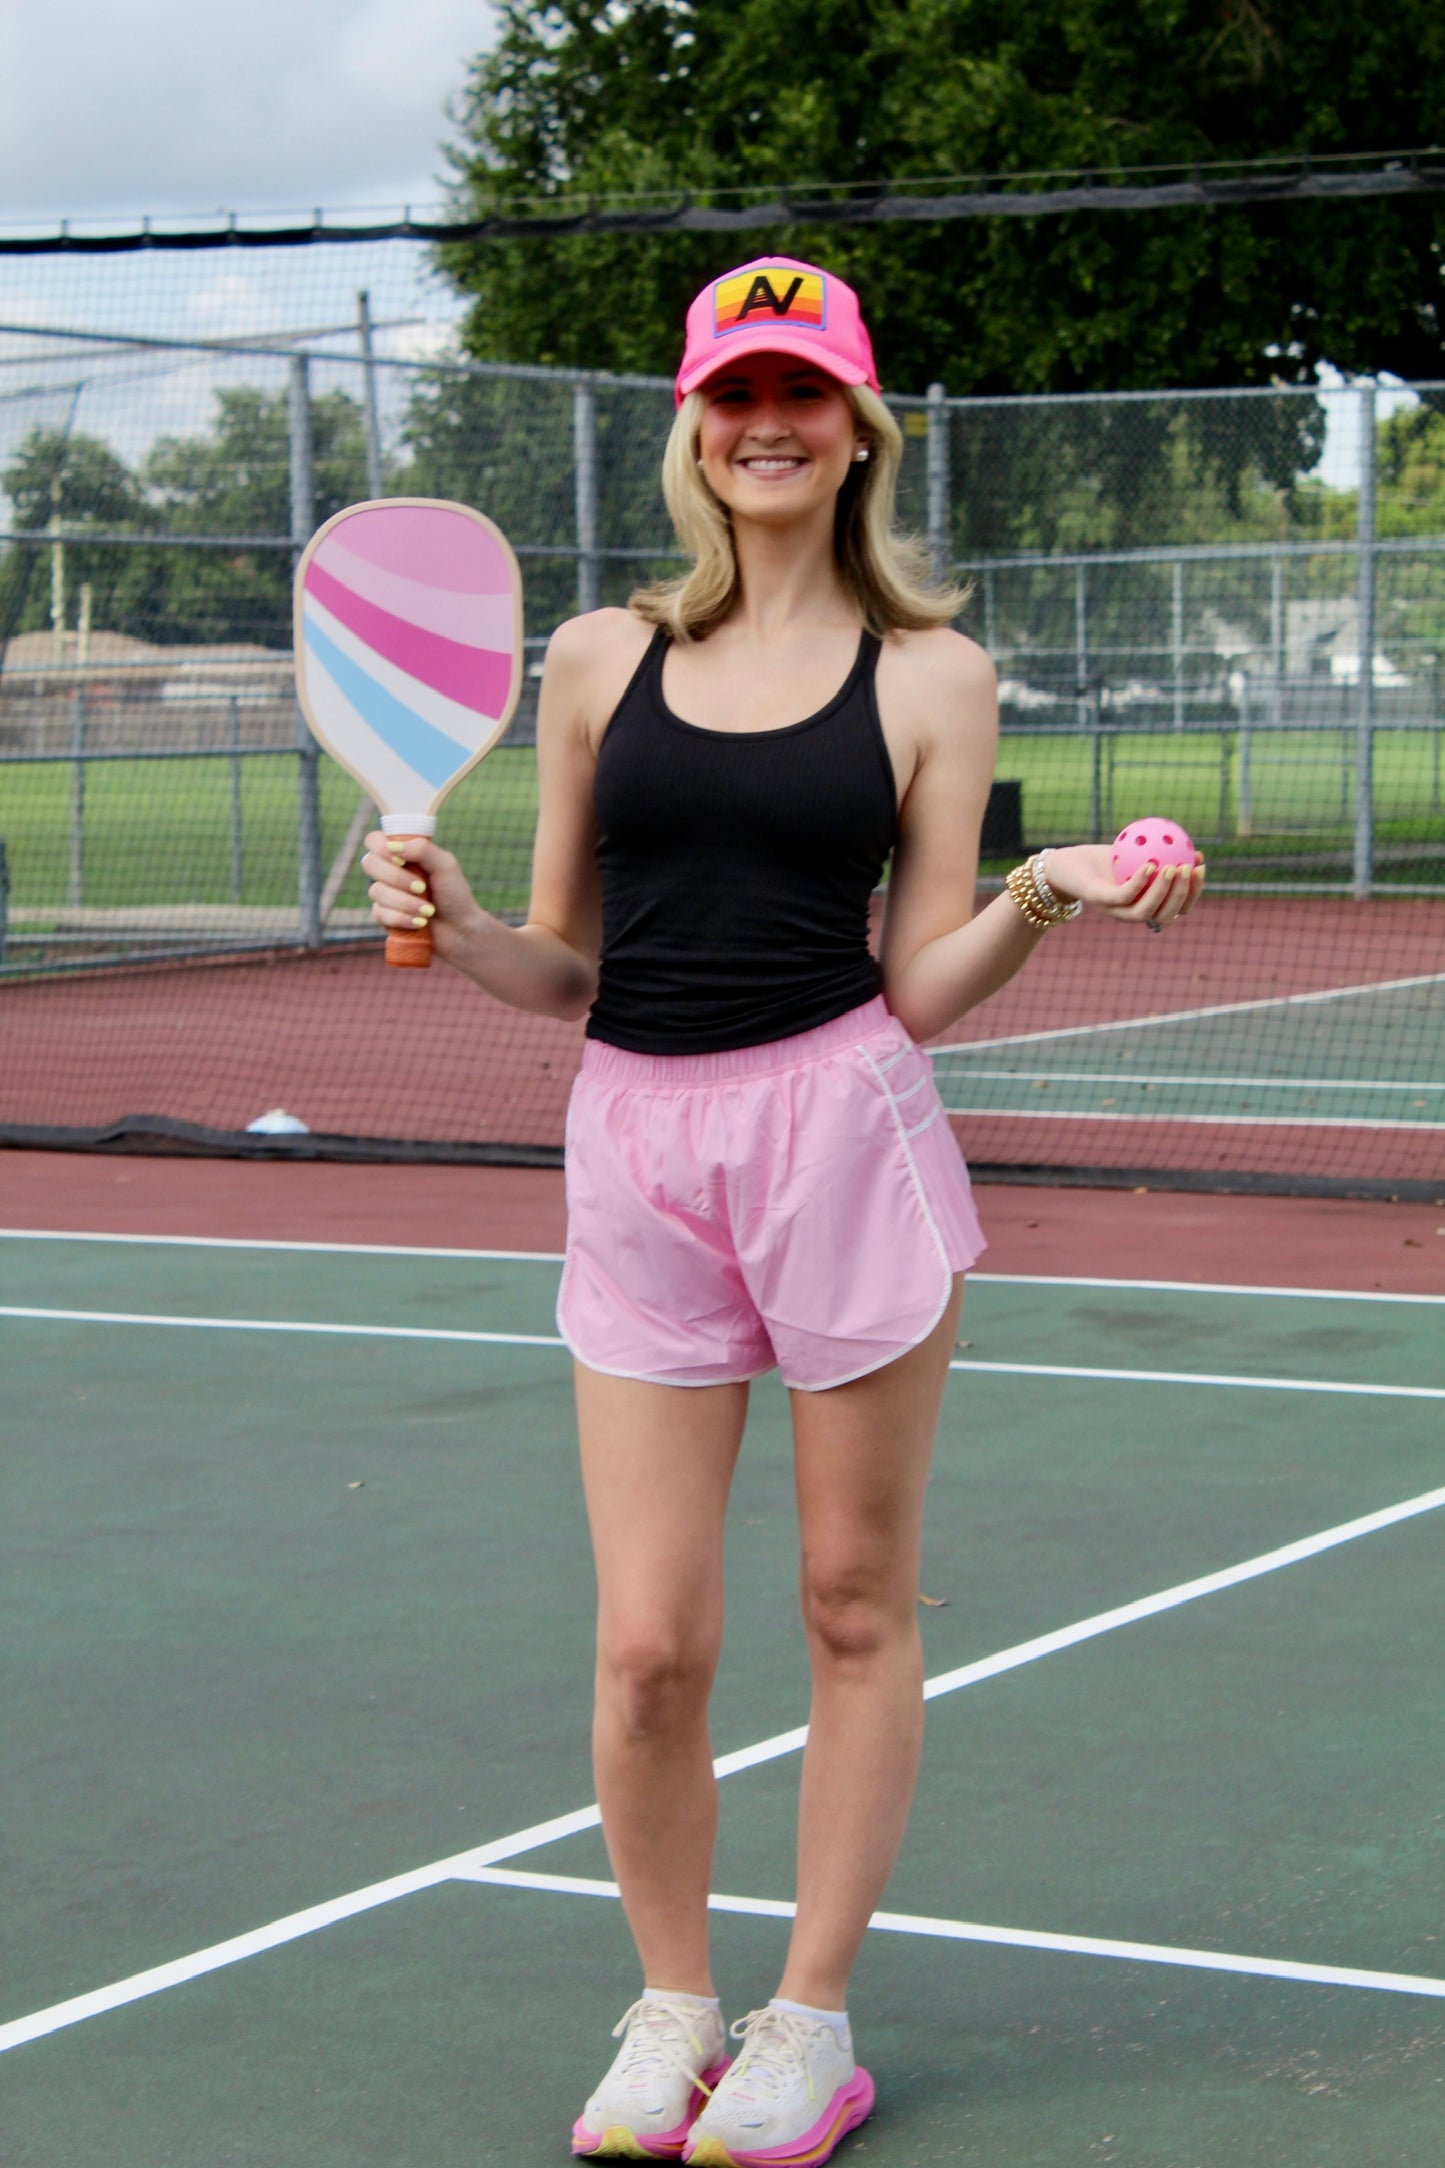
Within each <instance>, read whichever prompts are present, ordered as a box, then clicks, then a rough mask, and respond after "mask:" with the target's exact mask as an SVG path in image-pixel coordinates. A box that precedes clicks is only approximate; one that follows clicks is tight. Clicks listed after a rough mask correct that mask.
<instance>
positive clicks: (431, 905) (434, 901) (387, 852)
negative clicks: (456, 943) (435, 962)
mask: <svg viewBox="0 0 1445 2168" xmlns="http://www.w3.org/2000/svg"><path fill="white" fill-rule="evenodd" d="M361 870H362V872H363V873H369V874H370V875H371V886H370V888H369V889H368V890H367V895H368V896H369V897H370V899H371V915H372V917H373V918H374V919H375V920H376V923H377V924H378V926H384V927H385V928H386V930H387V932H388V933H390V932H392V931H393V930H394V929H396V928H401V929H403V930H405V931H410V930H411V929H412V928H413V927H416V926H418V925H422V926H425V925H428V924H429V925H430V926H431V929H432V936H433V939H435V940H437V942H438V949H439V953H444V951H445V947H446V944H447V942H448V940H449V939H450V938H454V937H456V936H458V935H460V934H461V933H463V932H464V930H465V928H466V926H467V924H468V921H469V920H471V919H474V918H476V917H477V916H478V915H479V910H480V906H479V905H478V903H477V899H476V897H475V896H474V895H473V894H472V891H471V888H470V886H469V884H468V881H467V877H466V875H465V874H464V873H463V872H462V869H461V867H460V866H459V865H458V863H457V861H456V859H455V858H454V857H453V855H452V853H451V852H450V851H446V850H443V849H442V847H441V845H440V844H438V843H436V842H434V841H433V840H432V838H431V837H430V836H388V835H383V834H382V832H381V831H380V829H376V830H374V831H373V832H372V834H371V835H369V836H368V837H367V839H366V846H365V850H364V852H363V854H362V859H361Z"/></svg>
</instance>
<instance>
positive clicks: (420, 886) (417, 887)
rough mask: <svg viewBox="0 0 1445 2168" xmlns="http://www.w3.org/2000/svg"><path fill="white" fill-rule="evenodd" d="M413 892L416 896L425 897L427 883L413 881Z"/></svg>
mask: <svg viewBox="0 0 1445 2168" xmlns="http://www.w3.org/2000/svg"><path fill="white" fill-rule="evenodd" d="M411 892H412V894H413V895H414V896H424V895H425V894H426V882H425V881H413V882H412V884H411Z"/></svg>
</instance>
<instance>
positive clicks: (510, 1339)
mask: <svg viewBox="0 0 1445 2168" xmlns="http://www.w3.org/2000/svg"><path fill="white" fill-rule="evenodd" d="M0 1317H17V1318H21V1317H28V1318H37V1319H40V1320H47V1319H48V1320H49V1321H50V1322H52V1323H56V1324H68V1325H165V1326H178V1327H183V1328H184V1327H192V1328H194V1329H195V1330H197V1331H202V1332H302V1333H323V1334H326V1333H339V1334H340V1335H342V1337H343V1338H347V1337H349V1338H354V1339H359V1340H462V1341H468V1342H472V1341H475V1342H476V1343H478V1344H479V1345H481V1346H484V1347H563V1346H565V1344H566V1343H565V1342H564V1341H562V1340H559V1339H558V1337H557V1335H556V1334H555V1333H542V1332H461V1331H456V1332H452V1331H449V1330H448V1329H447V1328H446V1327H445V1326H442V1325H327V1324H312V1323H310V1322H308V1321H305V1320H302V1319H300V1318H294V1317H159V1316H153V1315H151V1314H150V1313H148V1312H146V1311H141V1310H39V1309H33V1308H30V1307H28V1306H27V1305H25V1304H22V1303H0Z"/></svg>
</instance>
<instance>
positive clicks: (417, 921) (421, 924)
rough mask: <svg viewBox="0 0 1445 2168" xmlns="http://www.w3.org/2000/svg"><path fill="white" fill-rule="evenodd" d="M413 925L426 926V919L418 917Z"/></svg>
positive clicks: (413, 921)
mask: <svg viewBox="0 0 1445 2168" xmlns="http://www.w3.org/2000/svg"><path fill="white" fill-rule="evenodd" d="M412 924H413V926H424V925H425V924H426V920H425V919H424V918H421V917H417V918H414V919H413V920H412Z"/></svg>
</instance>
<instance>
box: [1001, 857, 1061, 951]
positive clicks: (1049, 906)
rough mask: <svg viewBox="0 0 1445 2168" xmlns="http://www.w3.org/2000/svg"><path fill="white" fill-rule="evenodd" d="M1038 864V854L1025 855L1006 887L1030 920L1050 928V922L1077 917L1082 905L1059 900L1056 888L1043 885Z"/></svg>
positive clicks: (1040, 928) (1055, 924)
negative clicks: (1026, 856) (1025, 857)
mask: <svg viewBox="0 0 1445 2168" xmlns="http://www.w3.org/2000/svg"><path fill="white" fill-rule="evenodd" d="M1040 855H1041V854H1040ZM1037 868H1038V858H1037V857H1034V858H1028V859H1025V861H1024V863H1023V864H1022V865H1021V866H1015V867H1014V869H1013V872H1012V873H1011V874H1010V875H1009V877H1008V882H1007V887H1008V892H1009V894H1010V895H1011V896H1012V897H1013V900H1014V902H1015V903H1016V904H1017V905H1018V907H1019V909H1020V910H1021V911H1022V912H1023V915H1024V917H1025V918H1026V919H1027V920H1028V922H1029V924H1030V925H1031V926H1037V927H1038V928H1039V930H1040V932H1047V931H1048V929H1049V927H1050V926H1062V925H1063V923H1064V921H1065V919H1068V918H1077V917H1078V915H1079V905H1078V904H1077V903H1060V902H1059V899H1058V897H1057V896H1056V895H1055V894H1054V892H1053V890H1052V889H1051V888H1046V887H1045V886H1044V885H1043V883H1042V881H1041V879H1040V876H1039V873H1038V871H1037Z"/></svg>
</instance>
